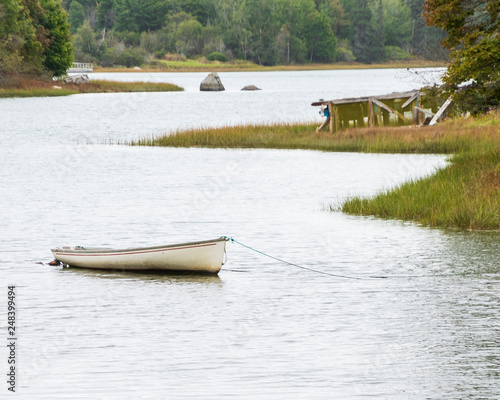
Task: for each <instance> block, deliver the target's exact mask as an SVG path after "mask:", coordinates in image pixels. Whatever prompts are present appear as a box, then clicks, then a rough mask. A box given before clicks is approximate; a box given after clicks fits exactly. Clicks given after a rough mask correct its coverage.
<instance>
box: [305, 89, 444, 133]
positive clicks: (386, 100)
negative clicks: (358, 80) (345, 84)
mask: <svg viewBox="0 0 500 400" xmlns="http://www.w3.org/2000/svg"><path fill="white" fill-rule="evenodd" d="M421 96H422V93H421V92H420V91H418V90H413V91H409V92H395V93H390V94H384V95H379V96H367V97H357V98H345V99H336V100H322V99H321V100H320V101H316V102H314V103H312V104H311V105H312V106H320V107H321V111H320V113H321V115H323V116H325V117H327V118H326V120H325V122H324V123H323V124H321V125H320V126H319V127H318V129H317V131H320V130H322V129H325V128H326V127H327V126H328V127H329V130H330V132H331V133H333V132H335V131H338V130H339V129H342V128H348V127H365V126H370V127H372V126H388V125H412V124H413V125H421V124H422V123H424V121H426V117H433V116H435V115H437V114H435V113H436V111H437V110H436V111H434V110H432V111H431V110H426V109H424V108H422V105H421V100H420V98H421ZM433 111H434V112H433ZM438 113H439V112H438ZM443 113H444V110H443V112H441V114H440V115H439V117H442V114H443Z"/></svg>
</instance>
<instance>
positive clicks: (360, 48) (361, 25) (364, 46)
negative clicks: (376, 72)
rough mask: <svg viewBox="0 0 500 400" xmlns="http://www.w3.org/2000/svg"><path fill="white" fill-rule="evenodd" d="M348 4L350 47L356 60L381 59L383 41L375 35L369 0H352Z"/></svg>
mask: <svg viewBox="0 0 500 400" xmlns="http://www.w3.org/2000/svg"><path fill="white" fill-rule="evenodd" d="M349 6H350V7H349V8H348V10H349V11H348V13H349V14H348V15H349V19H350V20H351V49H352V52H353V54H354V56H355V57H356V60H357V61H359V62H362V63H366V64H370V63H372V62H381V61H383V59H384V47H383V42H382V41H381V40H380V39H381V38H380V37H378V35H377V30H376V29H375V26H374V23H373V14H372V11H371V9H370V7H369V0H352V2H351V3H350V4H349Z"/></svg>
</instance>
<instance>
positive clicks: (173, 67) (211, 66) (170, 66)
mask: <svg viewBox="0 0 500 400" xmlns="http://www.w3.org/2000/svg"><path fill="white" fill-rule="evenodd" d="M446 65H447V64H446V63H445V62H438V61H427V60H410V61H393V62H387V63H382V64H361V63H332V64H296V65H276V66H272V67H266V66H263V65H258V64H253V63H250V62H237V63H236V62H226V63H220V62H217V61H215V62H212V63H200V62H198V61H193V60H188V61H165V60H157V61H154V62H153V64H150V65H144V66H141V67H131V68H126V67H120V66H118V67H99V66H96V67H95V68H94V72H130V73H134V72H252V71H329V70H349V69H358V70H359V69H390V68H445V67H446Z"/></svg>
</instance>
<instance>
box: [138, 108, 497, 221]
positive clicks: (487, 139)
mask: <svg viewBox="0 0 500 400" xmlns="http://www.w3.org/2000/svg"><path fill="white" fill-rule="evenodd" d="M315 128H316V125H311V124H274V125H252V126H233V127H224V128H211V129H193V130H188V131H183V132H181V131H179V132H176V133H174V134H171V135H164V136H160V137H152V138H145V139H140V140H137V141H134V142H131V143H129V144H131V145H142V146H169V147H223V148H278V149H310V150H321V151H352V152H370V153H422V154H453V156H451V157H450V164H449V165H448V166H447V167H445V168H443V169H441V170H439V171H437V172H436V173H435V174H434V175H432V176H430V177H427V178H423V179H420V180H416V181H411V182H408V183H405V184H403V185H402V186H400V187H398V188H395V189H392V190H389V191H386V192H383V193H380V194H379V195H377V196H375V197H373V198H370V199H363V198H359V197H356V198H351V199H348V200H346V201H345V202H344V203H343V204H342V205H341V206H340V207H339V206H334V205H332V206H331V207H330V208H331V210H341V211H343V212H346V213H350V214H359V215H375V216H378V217H385V218H396V219H402V220H412V221H417V222H419V223H421V224H424V225H429V226H441V227H459V228H463V229H484V230H500V114H499V113H495V114H489V115H486V116H482V117H480V118H467V119H455V120H451V121H449V122H445V123H441V124H438V125H435V126H432V127H425V128H418V127H394V128H387V127H386V128H361V129H360V128H358V129H347V130H344V131H340V132H336V133H334V134H330V133H328V132H316V131H315Z"/></svg>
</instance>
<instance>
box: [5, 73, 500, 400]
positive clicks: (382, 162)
mask: <svg viewBox="0 0 500 400" xmlns="http://www.w3.org/2000/svg"><path fill="white" fill-rule="evenodd" d="M421 72H422V74H423V73H424V72H426V71H421ZM96 75H97V74H96ZM109 75H111V78H113V79H131V78H133V79H134V80H136V79H143V80H146V79H147V80H157V81H168V82H174V83H177V84H179V85H180V86H183V87H185V88H186V91H185V92H183V93H157V94H109V95H107V94H104V95H76V96H71V97H65V98H59V99H57V98H53V99H49V98H46V99H0V116H1V124H0V140H1V143H2V146H1V149H0V156H1V158H0V160H1V161H0V167H1V168H0V194H1V196H0V210H1V211H0V212H1V219H0V224H1V225H2V228H1V230H0V241H1V243H2V244H3V245H2V247H1V248H0V276H1V277H2V279H1V281H2V283H3V289H1V291H3V298H4V300H2V301H0V310H1V322H0V327H2V328H5V327H6V303H7V285H11V284H14V285H17V303H18V315H17V325H18V332H17V333H18V348H17V356H18V362H19V364H18V368H19V375H18V387H17V389H18V392H19V394H18V396H17V397H18V398H23V399H68V398H71V399H94V398H102V399H123V398H130V399H137V398H153V399H159V398H163V399H184V398H203V399H220V398H228V399H229V398H259V399H291V398H294V399H311V398H317V399H331V398H346V399H361V398H374V399H424V398H429V399H458V398H471V399H478V398H481V399H497V398H498V394H499V393H500V379H499V374H500V355H499V354H500V322H499V321H500V320H499V318H498V316H499V312H500V261H499V258H498V254H499V252H500V236H499V235H498V233H471V232H459V231H452V230H440V229H429V228H424V227H420V226H417V225H415V224H412V223H403V222H400V221H390V220H380V219H375V218H369V217H354V216H348V215H344V214H342V213H339V212H333V213H331V212H328V211H325V209H326V207H327V206H328V205H329V204H332V203H333V204H338V203H339V202H340V201H341V200H342V199H344V198H346V197H348V196H352V195H357V194H362V195H371V194H374V193H377V192H378V191H380V190H383V189H387V188H390V187H392V186H394V185H397V184H399V183H401V182H403V181H405V180H408V179H411V178H416V177H419V176H424V175H427V174H430V173H432V172H433V171H434V170H435V169H436V168H439V167H442V166H443V165H445V163H446V161H445V160H446V159H445V157H443V156H421V155H370V154H351V153H322V152H311V151H285V150H222V149H218V150H217V149H216V150H208V149H169V148H129V147H125V146H117V145H106V144H104V143H107V142H115V141H120V140H122V141H123V140H128V139H132V138H137V137H139V136H146V135H151V134H157V133H162V132H172V131H175V130H176V129H179V128H184V127H186V126H204V125H211V126H218V125H225V124H234V123H245V122H254V121H260V122H273V121H274V122H281V121H287V120H292V121H316V120H317V121H320V119H319V118H318V117H317V110H316V109H314V108H313V107H310V105H309V104H310V103H311V102H312V101H314V100H317V99H318V98H321V97H323V98H336V97H347V96H351V95H352V96H356V95H363V94H378V93H387V92H391V91H396V90H407V89H411V88H413V87H417V86H419V85H418V84H415V82H414V77H413V76H411V75H409V77H408V74H407V72H406V71H404V70H385V71H336V72H335V71H334V72H332V71H329V72H328V71H327V72H297V73H227V74H220V76H221V78H222V81H223V83H224V85H225V86H226V92H224V93H199V92H198V91H197V87H198V85H199V82H200V81H201V80H202V79H203V77H204V76H205V75H206V74H136V75H121V74H109ZM109 75H106V77H108V76H109ZM100 77H103V75H101V76H100ZM246 84H255V85H257V86H259V87H262V88H263V89H264V90H263V91H261V92H250V93H249V92H240V91H239V89H240V88H241V87H243V86H244V85H246ZM412 85H413V86H412ZM221 235H228V236H232V237H234V238H235V239H236V240H238V241H240V242H241V243H243V244H245V245H248V246H251V247H253V248H256V249H258V250H259V251H263V252H265V253H269V254H271V255H273V256H275V257H279V258H282V259H284V260H287V261H289V262H292V263H295V264H298V265H301V266H305V267H308V268H313V269H316V270H320V271H324V272H329V273H332V274H338V275H347V276H350V277H358V278H363V279H342V278H335V277H331V276H326V275H320V274H316V273H312V272H308V271H305V270H303V269H299V268H295V267H292V266H290V265H286V264H283V263H279V262H277V261H276V260H273V259H271V258H267V257H264V256H262V255H261V254H259V253H256V252H253V251H251V250H249V249H247V248H245V247H243V246H241V245H239V244H237V243H228V245H227V249H228V263H227V265H226V266H224V267H223V270H222V271H221V273H220V275H219V276H218V277H182V276H165V275H153V274H126V273H106V272H96V271H85V270H78V269H64V270H63V269H61V268H59V267H50V266H48V265H47V264H46V263H47V262H48V261H50V260H51V258H52V257H51V253H50V248H51V247H54V246H58V245H66V244H68V245H88V246H101V245H102V246H120V247H128V246H140V245H156V244H165V243H175V242H182V241H191V240H197V239H206V238H215V237H218V236H221ZM40 263H43V264H40ZM372 276H385V277H387V278H386V279H372V278H370V277H372ZM2 331H3V332H6V330H5V329H2ZM5 344H7V339H6V334H4V339H3V342H2V346H1V348H2V350H1V351H0V371H1V372H2V374H6V373H7V366H8V364H7V357H8V355H7V350H6V346H5ZM3 376H6V375H3ZM4 381H5V379H4ZM0 390H2V391H3V392H4V393H5V392H7V383H3V386H2V387H1V388H0ZM2 397H3V396H2Z"/></svg>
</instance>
